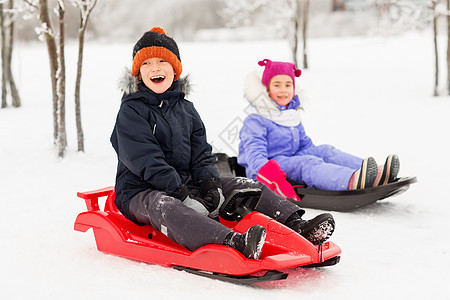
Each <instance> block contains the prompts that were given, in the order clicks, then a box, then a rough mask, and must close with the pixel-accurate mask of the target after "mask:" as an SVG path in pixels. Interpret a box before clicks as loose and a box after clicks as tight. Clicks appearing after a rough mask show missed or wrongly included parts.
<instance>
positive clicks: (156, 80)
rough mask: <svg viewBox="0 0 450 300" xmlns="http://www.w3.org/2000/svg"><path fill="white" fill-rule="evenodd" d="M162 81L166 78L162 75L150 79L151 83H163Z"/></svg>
mask: <svg viewBox="0 0 450 300" xmlns="http://www.w3.org/2000/svg"><path fill="white" fill-rule="evenodd" d="M164 79H166V76H163V75H156V76H153V77H152V78H150V80H151V81H152V82H153V83H161V82H163V81H164Z"/></svg>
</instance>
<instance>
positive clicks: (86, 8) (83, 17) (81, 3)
mask: <svg viewBox="0 0 450 300" xmlns="http://www.w3.org/2000/svg"><path fill="white" fill-rule="evenodd" d="M72 2H73V4H74V6H76V7H78V8H79V10H80V26H79V28H78V62H77V76H76V81H75V121H76V126H77V141H78V151H84V134H83V127H82V125H81V103H80V86H81V74H82V68H83V50H84V36H85V32H86V28H87V25H88V21H89V16H90V15H91V12H92V10H93V9H94V7H95V5H96V4H97V0H73V1H72Z"/></svg>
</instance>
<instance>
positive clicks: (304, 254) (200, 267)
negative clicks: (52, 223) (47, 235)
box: [74, 187, 341, 283]
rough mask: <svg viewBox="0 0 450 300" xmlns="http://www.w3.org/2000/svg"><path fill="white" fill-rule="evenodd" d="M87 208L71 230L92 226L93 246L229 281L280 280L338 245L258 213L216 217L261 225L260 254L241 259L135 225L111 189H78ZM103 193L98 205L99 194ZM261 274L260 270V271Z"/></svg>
mask: <svg viewBox="0 0 450 300" xmlns="http://www.w3.org/2000/svg"><path fill="white" fill-rule="evenodd" d="M78 197H80V198H83V199H84V200H85V201H86V206H87V211H86V212H82V213H80V214H79V215H78V216H77V218H76V221H75V226H74V229H75V230H77V231H81V232H86V231H87V230H88V229H89V228H92V229H93V232H94V236H95V240H96V243H97V249H98V250H99V251H102V252H105V253H110V254H114V255H118V256H122V257H126V258H129V259H133V260H138V261H143V262H146V263H151V264H158V265H163V266H167V267H173V268H176V269H178V270H185V271H188V272H191V273H195V274H197V275H201V276H206V277H211V278H217V279H220V280H224V281H229V282H239V283H253V282H261V281H269V280H281V279H285V278H286V277H287V275H288V274H285V273H282V272H280V271H279V270H283V269H289V268H295V267H318V266H329V265H334V264H336V263H338V262H339V258H340V257H339V254H340V253H341V249H340V248H339V247H338V246H337V245H336V244H334V243H332V242H326V243H324V244H323V245H321V246H316V245H313V244H312V243H310V242H309V241H308V240H306V239H305V238H303V237H302V236H301V235H299V234H297V233H296V232H294V231H293V230H291V229H289V228H287V227H286V226H284V225H282V224H281V223H278V222H277V221H275V220H274V219H271V218H269V217H267V216H265V215H263V214H260V213H258V212H251V213H249V214H247V215H245V216H244V217H243V218H242V220H240V221H239V222H236V221H226V220H224V219H221V222H222V223H223V224H225V225H226V226H228V227H229V228H232V229H233V230H234V231H236V232H239V233H244V232H246V231H247V230H248V229H249V228H250V227H251V226H253V225H255V224H260V225H262V226H264V227H265V228H266V229H267V236H266V242H265V244H264V246H263V250H262V254H261V256H260V259H258V260H254V259H247V258H245V257H244V256H243V255H242V254H241V253H240V252H238V251H237V250H235V249H232V248H230V247H226V246H222V245H206V246H203V247H201V248H199V249H197V250H195V251H193V252H191V251H189V250H187V249H186V248H184V247H182V246H181V245H179V244H177V243H175V242H173V241H172V240H170V239H169V238H168V237H167V236H165V235H164V234H163V233H161V232H159V231H157V230H155V229H153V228H152V227H151V226H149V225H145V226H138V225H136V224H134V223H133V222H131V221H130V220H128V219H126V218H125V217H124V216H123V215H122V214H121V213H120V212H119V211H118V209H117V208H116V206H115V205H114V189H113V187H107V188H103V189H100V190H96V191H90V192H84V193H78ZM100 197H107V199H106V202H105V207H104V210H103V211H102V210H101V209H100V207H99V202H98V200H99V198H100ZM261 274H262V275H261Z"/></svg>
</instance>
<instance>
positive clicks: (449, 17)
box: [447, 0, 450, 95]
mask: <svg viewBox="0 0 450 300" xmlns="http://www.w3.org/2000/svg"><path fill="white" fill-rule="evenodd" d="M448 11H450V0H447V93H448V94H449V95H450V15H448Z"/></svg>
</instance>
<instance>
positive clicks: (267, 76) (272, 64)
mask: <svg viewBox="0 0 450 300" xmlns="http://www.w3.org/2000/svg"><path fill="white" fill-rule="evenodd" d="M258 65H260V66H265V69H264V73H263V76H262V80H261V81H262V84H264V85H265V86H266V88H269V83H270V80H271V79H272V78H273V77H274V76H277V75H288V76H290V77H291V78H292V82H293V84H294V88H295V77H300V75H301V74H302V71H301V70H300V69H297V68H296V67H295V65H294V64H293V63H289V62H280V61H271V60H270V59H264V60H261V61H260V62H258Z"/></svg>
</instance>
